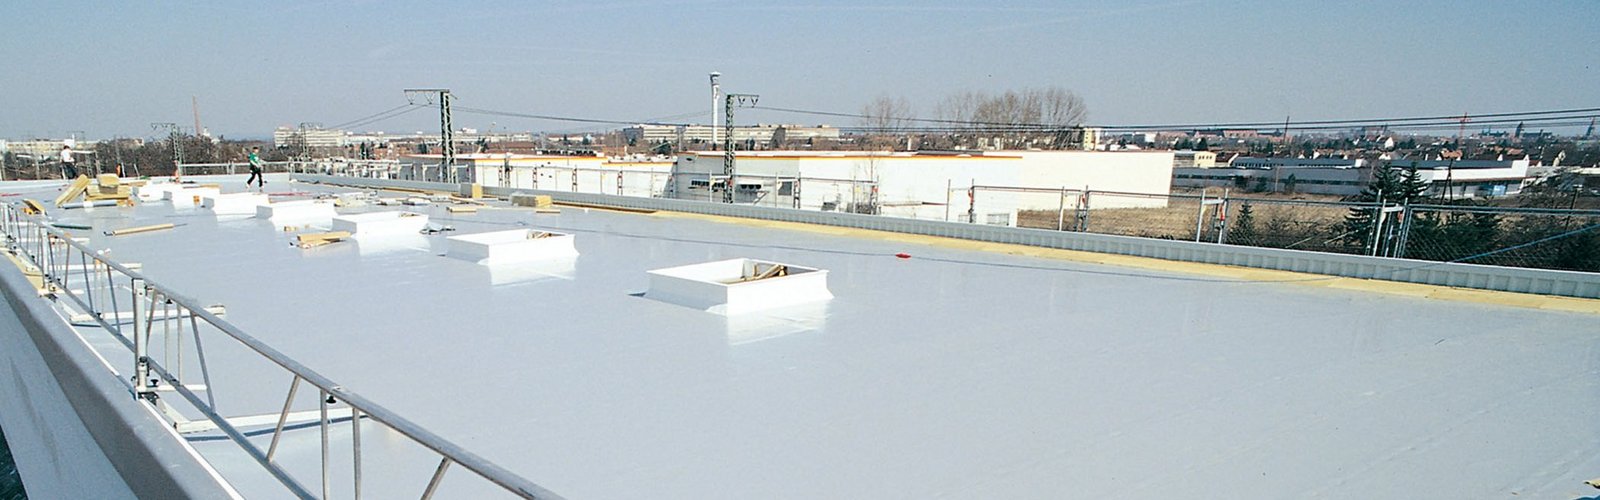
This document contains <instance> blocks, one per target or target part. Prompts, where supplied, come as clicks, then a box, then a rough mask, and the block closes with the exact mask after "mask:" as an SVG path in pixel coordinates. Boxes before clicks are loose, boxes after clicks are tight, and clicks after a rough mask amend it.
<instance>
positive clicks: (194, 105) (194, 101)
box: [189, 96, 205, 135]
mask: <svg viewBox="0 0 1600 500" xmlns="http://www.w3.org/2000/svg"><path fill="white" fill-rule="evenodd" d="M189 109H191V110H193V111H194V135H200V131H202V130H205V129H203V128H200V98H199V97H196V96H189Z"/></svg>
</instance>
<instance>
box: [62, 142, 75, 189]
mask: <svg viewBox="0 0 1600 500" xmlns="http://www.w3.org/2000/svg"><path fill="white" fill-rule="evenodd" d="M77 163H78V162H77V161H76V160H74V159H73V158H72V146H68V145H66V144H62V145H61V176H62V177H64V178H66V179H67V180H69V181H70V180H73V179H76V178H78V165H77Z"/></svg>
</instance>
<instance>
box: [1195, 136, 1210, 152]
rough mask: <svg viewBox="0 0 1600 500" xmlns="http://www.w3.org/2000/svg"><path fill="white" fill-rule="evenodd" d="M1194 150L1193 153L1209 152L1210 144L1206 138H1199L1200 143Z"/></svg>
mask: <svg viewBox="0 0 1600 500" xmlns="http://www.w3.org/2000/svg"><path fill="white" fill-rule="evenodd" d="M1194 150H1195V151H1209V150H1211V142H1210V141H1207V140H1206V138H1204V137H1201V138H1200V143H1199V144H1197V145H1195V147H1194Z"/></svg>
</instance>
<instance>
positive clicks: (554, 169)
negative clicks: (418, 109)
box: [381, 153, 673, 197]
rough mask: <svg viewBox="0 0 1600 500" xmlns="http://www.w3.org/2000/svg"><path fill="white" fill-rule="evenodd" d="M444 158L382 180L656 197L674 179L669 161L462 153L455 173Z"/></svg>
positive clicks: (422, 158)
mask: <svg viewBox="0 0 1600 500" xmlns="http://www.w3.org/2000/svg"><path fill="white" fill-rule="evenodd" d="M442 159H443V156H441V155H437V154H420V155H407V156H405V157H402V158H401V159H400V162H399V165H398V169H399V170H398V171H396V172H390V173H386V174H385V175H382V176H381V177H384V178H396V179H414V180H429V181H445V180H456V181H460V182H475V183H478V184H479V185H482V186H491V187H512V188H526V189H550V190H559V191H570V192H580V193H604V194H616V195H623V196H643V197H656V196H661V194H662V193H664V192H666V187H667V183H668V181H669V179H671V176H672V165H673V163H672V161H671V159H670V158H668V157H658V156H644V155H636V156H630V157H622V158H608V157H602V156H563V155H530V154H515V153H500V154H489V153H470V154H458V155H456V157H455V165H454V168H453V169H444V170H441V169H440V168H439V164H440V162H441V161H442Z"/></svg>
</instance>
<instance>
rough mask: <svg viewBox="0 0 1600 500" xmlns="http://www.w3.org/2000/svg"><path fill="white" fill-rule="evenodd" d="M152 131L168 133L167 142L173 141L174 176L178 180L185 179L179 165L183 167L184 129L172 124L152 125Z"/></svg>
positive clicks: (157, 123)
mask: <svg viewBox="0 0 1600 500" xmlns="http://www.w3.org/2000/svg"><path fill="white" fill-rule="evenodd" d="M150 129H151V130H163V129H164V130H166V131H167V140H169V141H172V176H173V178H176V179H183V170H182V168H181V167H179V165H183V145H182V144H180V143H179V141H181V140H182V135H183V129H182V128H180V127H178V124H176V123H172V122H156V123H151V124H150Z"/></svg>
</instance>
